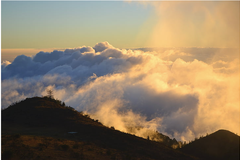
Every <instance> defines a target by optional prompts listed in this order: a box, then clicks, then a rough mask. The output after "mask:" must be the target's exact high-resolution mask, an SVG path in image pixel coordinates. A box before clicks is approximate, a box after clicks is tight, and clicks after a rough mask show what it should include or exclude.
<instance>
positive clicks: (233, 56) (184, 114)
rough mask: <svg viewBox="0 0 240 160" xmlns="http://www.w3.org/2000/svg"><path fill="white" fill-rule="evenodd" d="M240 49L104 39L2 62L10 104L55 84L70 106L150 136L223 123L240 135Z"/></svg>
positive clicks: (183, 135) (180, 136)
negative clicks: (124, 45)
mask: <svg viewBox="0 0 240 160" xmlns="http://www.w3.org/2000/svg"><path fill="white" fill-rule="evenodd" d="M238 53H239V49H238V48H236V49H234V48H159V49H149V50H147V49H134V50H130V49H119V48H115V47H114V46H112V45H111V44H109V43H108V42H101V43H98V44H96V45H95V46H93V47H90V46H82V47H78V48H73V49H66V50H64V51H62V50H54V51H52V52H39V53H37V54H36V55H34V56H32V57H28V56H26V55H19V56H17V57H16V58H15V59H14V60H13V61H12V62H9V61H4V62H2V68H1V71H2V82H1V85H2V91H1V92H2V94H1V96H2V97H1V103H2V108H6V107H8V106H9V105H10V104H12V103H13V102H16V101H19V100H22V99H24V98H26V97H33V96H45V95H46V94H47V93H46V90H47V89H52V90H53V91H54V93H53V94H54V98H56V99H59V100H62V101H64V102H65V103H66V105H68V106H71V107H73V108H75V109H76V110H78V111H84V112H85V113H87V114H89V115H90V117H91V118H94V119H98V120H99V121H100V122H102V123H103V124H104V125H106V126H109V127H111V126H113V127H114V128H115V129H117V130H120V131H123V132H127V133H131V134H135V135H137V136H141V137H144V138H146V137H147V136H149V135H151V134H153V133H154V131H159V132H161V133H163V134H166V135H168V136H170V137H175V138H176V139H177V140H182V141H189V140H192V139H194V138H195V137H199V136H200V135H205V134H206V133H211V132H213V131H216V130H218V129H228V130H230V131H232V132H235V133H238V134H239V55H238ZM134 127H138V128H140V129H138V130H136V129H135V130H134V129H133V128H134Z"/></svg>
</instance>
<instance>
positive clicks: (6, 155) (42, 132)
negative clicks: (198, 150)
mask: <svg viewBox="0 0 240 160" xmlns="http://www.w3.org/2000/svg"><path fill="white" fill-rule="evenodd" d="M2 158H3V159H11V158H12V159H106V160H107V159H119V160H121V159H122V160H125V159H149V160H151V159H166V160H176V159H184V160H185V159H186V160H188V159H189V160H192V159H196V158H194V157H193V156H189V155H187V154H185V153H181V152H180V151H178V150H174V149H172V148H170V147H168V146H166V145H164V144H163V143H159V142H154V141H151V140H146V139H143V138H140V137H136V136H134V135H131V134H126V133H123V132H120V131H117V130H115V129H114V128H108V127H106V126H104V125H102V124H101V123H100V122H98V120H93V119H91V118H90V117H89V116H87V115H83V114H82V113H81V112H77V111H76V110H74V109H73V108H71V107H69V106H65V104H64V102H61V101H59V100H55V99H52V98H49V97H33V98H27V99H25V100H23V101H21V102H18V103H15V104H12V105H11V106H9V107H8V108H6V109H4V110H2Z"/></svg>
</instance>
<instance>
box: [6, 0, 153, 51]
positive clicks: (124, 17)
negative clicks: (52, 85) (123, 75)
mask: <svg viewBox="0 0 240 160" xmlns="http://www.w3.org/2000/svg"><path fill="white" fill-rule="evenodd" d="M151 15H153V7H152V6H150V5H141V4H138V3H135V2H134V3H133V2H132V3H127V2H84V1H78V2H2V49H7V48H8V49H9V48H67V47H77V46H81V45H91V46H93V45H95V44H96V43H98V42H101V41H109V42H110V43H111V44H112V45H115V46H116V47H142V45H143V43H144V40H143V41H142V42H140V43H138V44H134V42H135V41H136V40H135V38H136V37H137V34H138V32H139V30H140V28H141V27H142V25H143V24H144V23H145V22H146V20H147V19H148V18H149V17H150V16H151ZM151 25H152V24H148V26H149V27H151ZM146 35H147V33H146Z"/></svg>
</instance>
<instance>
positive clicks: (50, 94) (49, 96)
mask: <svg viewBox="0 0 240 160" xmlns="http://www.w3.org/2000/svg"><path fill="white" fill-rule="evenodd" d="M47 97H48V98H51V99H53V90H52V89H48V90H47Z"/></svg>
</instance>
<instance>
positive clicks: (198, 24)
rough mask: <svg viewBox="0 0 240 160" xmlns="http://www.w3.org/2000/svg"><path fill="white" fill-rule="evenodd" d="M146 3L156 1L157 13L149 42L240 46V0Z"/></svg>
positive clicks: (178, 45)
mask: <svg viewBox="0 0 240 160" xmlns="http://www.w3.org/2000/svg"><path fill="white" fill-rule="evenodd" d="M146 4H151V5H153V6H154V9H155V10H154V11H155V12H156V15H157V18H156V20H155V21H156V22H155V25H154V26H153V27H152V29H151V31H152V33H151V35H150V36H149V37H150V38H149V40H148V42H147V46H155V47H167V46H170V47H171V46H174V47H186V46H188V47H193V46H197V47H202V46H204V47H239V19H240V18H239V1H235V2H229V1H224V2H223V1H211V2H209V1H208V2H206V1H187V2H177V1H176V2H173V1H157V2H146ZM150 18H152V17H150ZM142 32H144V31H142Z"/></svg>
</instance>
